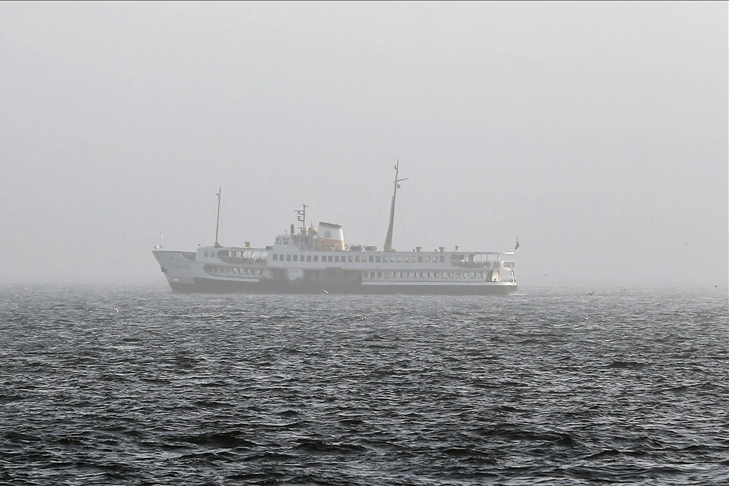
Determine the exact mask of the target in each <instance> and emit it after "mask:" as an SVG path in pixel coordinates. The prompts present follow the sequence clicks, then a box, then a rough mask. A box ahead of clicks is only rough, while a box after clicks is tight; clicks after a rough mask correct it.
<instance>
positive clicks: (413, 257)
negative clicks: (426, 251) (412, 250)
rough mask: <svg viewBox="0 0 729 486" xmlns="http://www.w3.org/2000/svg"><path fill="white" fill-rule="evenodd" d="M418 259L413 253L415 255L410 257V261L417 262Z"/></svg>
mask: <svg viewBox="0 0 729 486" xmlns="http://www.w3.org/2000/svg"><path fill="white" fill-rule="evenodd" d="M416 259H417V257H416V256H415V255H413V256H411V257H410V261H411V262H412V263H415V261H416Z"/></svg>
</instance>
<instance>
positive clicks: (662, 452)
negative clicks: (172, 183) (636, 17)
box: [0, 284, 729, 485]
mask: <svg viewBox="0 0 729 486" xmlns="http://www.w3.org/2000/svg"><path fill="white" fill-rule="evenodd" d="M587 290H592V289H575V288H571V289H570V288H548V287H542V288H529V287H528V286H524V287H523V288H522V289H521V290H520V291H519V292H518V293H517V294H514V295H509V296H493V297H474V296H468V297H453V296H442V297H441V296H422V297H419V296H400V295H392V296H366V295H360V296H351V295H333V294H323V295H314V296H311V295H309V296H282V295H224V296H210V295H176V294H172V293H171V292H170V291H169V289H168V288H166V287H164V286H163V285H161V284H160V285H157V286H141V287H140V286H83V285H3V286H2V287H0V483H3V484H12V485H15V484H18V485H22V484H32V485H45V484H48V485H58V484H64V485H89V484H104V485H106V484H120V485H121V484H139V485H142V484H150V485H152V484H154V485H181V484H185V485H197V484H200V485H202V484H211V485H217V484H221V485H222V484H292V485H293V484H301V485H303V484H317V485H379V484H382V485H396V484H397V485H400V484H402V485H439V484H443V485H446V484H448V485H461V484H463V485H465V484H504V485H517V484H523V485H532V484H549V485H559V484H585V483H590V484H600V483H630V484H676V485H679V484H680V485H683V484H725V483H727V482H729V406H728V402H727V398H728V397H729V340H728V339H729V337H728V335H729V332H728V329H727V326H728V325H729V316H728V315H729V312H728V309H727V296H726V293H725V291H720V290H717V289H713V288H712V289H703V290H691V291H689V290H680V289H673V290H670V289H668V290H655V289H654V290H641V289H613V290H609V289H605V290H597V291H595V292H594V293H593V294H592V295H588V292H587Z"/></svg>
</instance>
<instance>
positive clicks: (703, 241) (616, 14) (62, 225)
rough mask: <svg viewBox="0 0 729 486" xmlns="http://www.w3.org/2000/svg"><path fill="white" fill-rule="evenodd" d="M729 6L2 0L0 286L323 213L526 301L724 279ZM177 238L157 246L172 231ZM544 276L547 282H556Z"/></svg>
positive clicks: (242, 237)
mask: <svg viewBox="0 0 729 486" xmlns="http://www.w3.org/2000/svg"><path fill="white" fill-rule="evenodd" d="M727 21H728V15H727V4H726V3H725V2H714V3H697V2H695V3H607V2H606V3H598V2H585V3H568V2H565V3H536V2H534V3H531V2H527V3H510V2H509V3H507V2H467V3H453V2H449V3H434V2H427V3H410V2H406V3H384V2H372V3H350V2H347V3H330V2H323V3H259V2H242V3H228V2H224V3H214V4H209V3H205V4H203V3H187V2H184V3H92V4H86V3H43V4H39V3H31V2H28V3H14V2H4V3H0V60H1V61H2V62H1V63H0V70H1V72H2V77H1V79H2V89H1V90H0V106H1V107H2V110H1V112H2V116H1V117H0V124H1V133H2V136H1V137H0V168H1V169H2V176H1V177H0V208H2V209H0V225H1V227H2V232H3V235H2V238H1V239H0V255H2V264H1V265H0V282H13V281H25V280H40V281H62V282H64V281H69V282H70V281H82V280H92V281H97V280H98V281H118V282H137V281H151V282H159V284H160V285H166V283H165V280H164V277H163V275H162V274H161V272H160V271H159V267H158V265H157V263H156V261H155V260H154V258H153V256H152V254H151V250H152V248H153V247H154V246H155V245H157V244H162V245H163V246H164V247H166V248H170V249H182V250H194V249H195V248H196V247H197V246H198V244H202V245H206V244H212V243H213V241H214V236H215V205H216V195H215V194H216V192H217V189H218V187H219V186H222V187H223V207H222V219H221V238H220V240H221V243H223V244H229V245H242V244H243V242H245V241H250V242H252V243H253V244H254V245H257V246H263V245H270V244H272V243H273V238H274V237H275V235H277V234H280V233H283V231H284V230H286V229H288V228H289V225H290V224H291V223H295V216H296V215H295V213H294V210H295V209H299V208H300V207H301V205H302V204H303V203H306V204H307V205H309V206H310V208H309V209H308V215H307V220H308V221H307V223H308V222H309V221H311V222H313V223H314V224H316V223H317V222H318V221H326V222H332V223H339V224H341V225H343V226H344V232H345V238H346V239H347V242H348V243H350V244H366V245H377V246H378V247H379V248H382V246H383V243H384V238H385V233H386V230H387V218H388V211H389V203H390V196H391V190H392V183H391V180H392V177H393V176H394V171H393V166H394V164H395V162H396V161H397V160H398V159H399V160H400V168H401V174H400V176H401V177H407V178H409V180H407V181H405V182H403V184H402V191H401V192H399V193H398V203H399V205H398V209H397V213H396V222H395V232H394V246H395V248H396V249H398V250H409V249H412V248H414V247H415V246H422V247H423V248H425V249H433V248H435V247H438V246H445V247H447V248H448V249H453V247H454V246H455V245H459V246H460V248H461V249H472V250H494V251H509V250H512V249H513V248H514V243H515V241H516V238H517V237H518V238H519V242H520V248H519V250H518V252H517V259H516V261H517V264H516V275H517V279H518V280H519V283H520V285H521V286H528V285H545V284H555V285H557V284H559V285H562V284H567V285H620V286H632V285H658V286H681V285H685V286H696V285H699V286H708V287H713V285H719V286H720V287H726V285H727V253H728V250H727V225H728V223H727V221H728V213H729V210H728V207H729V201H728V198H727V193H728V191H727V186H728V183H729V179H728V170H727V164H728V162H727V131H728V127H727V107H728V99H727V85H728V84H729V82H728V76H727V72H728V70H727V42H728V40H727ZM160 233H162V235H163V237H162V238H160ZM544 274H547V276H546V277H545V276H544Z"/></svg>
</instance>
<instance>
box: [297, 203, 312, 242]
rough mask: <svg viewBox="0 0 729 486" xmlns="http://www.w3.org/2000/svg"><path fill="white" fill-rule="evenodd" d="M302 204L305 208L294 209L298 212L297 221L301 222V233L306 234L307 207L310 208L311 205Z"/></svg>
mask: <svg viewBox="0 0 729 486" xmlns="http://www.w3.org/2000/svg"><path fill="white" fill-rule="evenodd" d="M302 206H303V209H295V210H294V211H295V212H296V214H298V216H296V221H300V222H301V234H302V235H305V234H306V208H308V207H309V206H307V205H306V204H303V205H302Z"/></svg>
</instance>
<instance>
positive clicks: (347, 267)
mask: <svg viewBox="0 0 729 486" xmlns="http://www.w3.org/2000/svg"><path fill="white" fill-rule="evenodd" d="M398 173H399V163H398V164H397V165H396V166H395V180H394V189H393V193H392V204H391V207H390V223H389V226H388V229H387V235H386V237H385V245H384V248H383V250H382V251H378V250H377V248H376V247H375V246H363V245H347V244H346V242H345V239H344V230H343V228H342V226H340V225H338V224H332V223H326V222H320V223H319V225H318V227H313V226H312V227H309V228H307V227H306V226H305V221H306V208H307V206H306V205H304V206H303V208H302V209H300V210H297V211H296V212H297V213H298V217H297V220H298V221H299V222H301V223H302V226H301V227H300V228H299V230H298V231H296V228H295V227H294V225H293V224H292V225H291V229H290V231H287V232H285V233H284V234H282V235H279V236H277V237H276V239H275V242H274V244H273V245H272V246H266V247H264V248H255V247H252V246H251V245H250V244H249V243H247V242H246V243H245V245H244V246H242V247H236V246H222V245H220V244H219V243H218V224H216V229H215V245H214V246H204V247H199V248H198V249H197V251H195V252H186V251H170V250H165V249H162V248H161V247H155V249H154V250H153V253H154V256H155V258H156V259H157V261H158V262H159V264H160V267H161V269H162V272H164V274H165V276H166V277H167V281H168V282H169V284H170V287H171V288H172V290H173V291H174V292H188V293H194V292H200V293H233V292H257V293H358V294H395V293H400V294H452V295H486V294H505V293H510V292H515V291H516V289H517V286H516V278H515V275H514V252H513V251H508V252H493V251H464V250H459V248H458V247H455V250H454V251H446V250H445V248H444V247H440V248H438V249H435V250H433V251H423V249H422V248H421V247H416V248H415V249H413V250H412V251H395V250H394V249H393V248H392V232H393V223H394V218H395V199H396V196H397V190H398V188H399V187H400V186H399V183H400V182H402V181H404V180H406V179H398ZM220 195H221V192H218V222H219V220H220ZM517 247H518V242H517ZM515 250H516V248H515Z"/></svg>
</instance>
